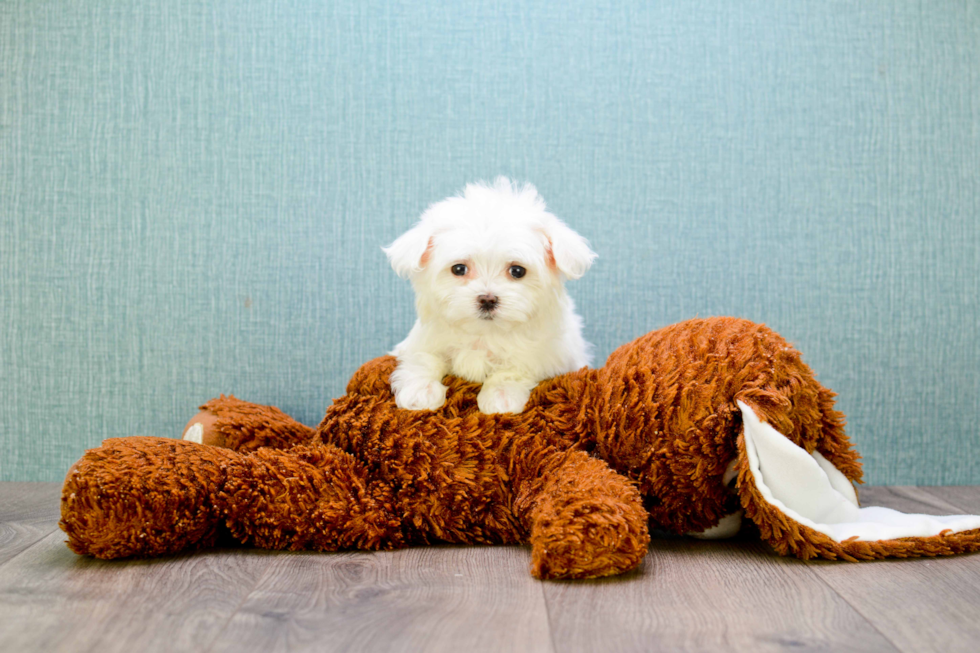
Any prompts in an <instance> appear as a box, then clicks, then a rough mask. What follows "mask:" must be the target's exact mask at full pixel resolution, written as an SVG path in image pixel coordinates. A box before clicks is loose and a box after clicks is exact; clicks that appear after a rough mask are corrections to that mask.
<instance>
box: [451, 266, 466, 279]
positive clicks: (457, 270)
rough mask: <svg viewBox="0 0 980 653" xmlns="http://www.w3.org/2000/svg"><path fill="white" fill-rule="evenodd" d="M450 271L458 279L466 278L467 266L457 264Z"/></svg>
mask: <svg viewBox="0 0 980 653" xmlns="http://www.w3.org/2000/svg"><path fill="white" fill-rule="evenodd" d="M449 270H450V271H451V272H452V273H453V274H454V275H456V276H457V277H462V276H466V266H465V265H463V264H462V263H457V264H456V265H454V266H453V267H451V268H449Z"/></svg>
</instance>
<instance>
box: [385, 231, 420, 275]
mask: <svg viewBox="0 0 980 653" xmlns="http://www.w3.org/2000/svg"><path fill="white" fill-rule="evenodd" d="M431 248H432V229H431V227H429V226H428V225H426V224H425V222H419V223H418V224H417V225H415V226H414V227H412V228H411V229H409V230H408V231H406V232H405V233H403V234H402V235H401V236H399V237H398V239H397V240H395V242H393V243H392V244H391V245H389V246H388V247H382V248H381V250H382V251H383V252H384V253H385V254H387V255H388V262H389V263H391V267H392V269H393V270H394V271H395V274H397V275H398V276H399V277H401V278H402V279H408V278H411V277H412V275H414V274H415V273H416V272H418V271H419V270H421V269H422V268H424V267H425V263H426V260H427V259H428V256H429V251H430V249H431Z"/></svg>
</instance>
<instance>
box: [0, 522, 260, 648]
mask: <svg viewBox="0 0 980 653" xmlns="http://www.w3.org/2000/svg"><path fill="white" fill-rule="evenodd" d="M63 540H64V536H63V534H62V533H61V532H60V531H58V532H56V533H53V534H51V535H50V536H48V537H46V538H45V539H44V540H42V541H41V542H38V543H37V544H35V545H34V546H32V547H30V548H28V549H27V550H25V551H23V552H22V553H21V554H20V555H18V556H17V557H16V558H13V559H11V560H10V561H9V562H8V563H7V564H6V565H4V566H2V567H0V651H18V652H24V653H29V652H34V651H99V652H100V653H102V652H106V653H108V652H111V651H125V652H127V653H132V651H141V652H142V651H148V652H150V651H203V650H204V649H205V647H206V646H207V645H209V644H210V642H211V641H212V640H213V639H214V637H215V636H216V635H217V634H218V633H219V632H220V631H221V630H222V629H223V628H224V626H225V624H226V623H227V622H228V620H229V619H230V618H231V616H232V614H233V613H234V611H235V610H236V609H237V607H238V605H239V604H240V603H241V602H242V601H243V600H244V599H245V597H246V596H247V595H248V594H249V592H251V590H252V589H253V588H254V587H255V585H256V583H257V582H258V579H259V578H260V576H261V574H262V573H263V572H264V571H265V570H266V568H267V567H268V566H269V560H270V554H269V553H268V552H262V551H221V550H216V551H208V552H199V553H196V554H193V555H187V556H177V557H172V558H161V559H156V560H143V561H113V562H105V561H100V560H95V559H93V558H88V557H83V556H78V555H75V554H74V553H72V552H71V551H69V550H68V548H67V547H66V546H65V544H64V541H63Z"/></svg>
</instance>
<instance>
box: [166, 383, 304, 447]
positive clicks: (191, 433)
mask: <svg viewBox="0 0 980 653" xmlns="http://www.w3.org/2000/svg"><path fill="white" fill-rule="evenodd" d="M200 411H201V412H199V413H198V414H197V415H195V416H194V417H192V418H191V419H190V421H189V422H187V426H185V427H184V432H183V435H182V436H181V437H182V439H184V440H187V441H189V442H196V443H197V444H208V445H212V446H216V447H227V448H229V449H234V450H235V451H242V452H248V451H255V450H256V449H259V448H260V447H271V448H273V449H288V448H290V447H293V446H295V445H297V444H309V443H310V442H311V441H312V439H313V433H314V432H313V429H311V428H310V427H308V426H305V425H303V424H300V423H299V422H297V421H296V420H294V419H293V418H291V417H290V416H289V415H286V414H285V413H283V412H282V411H281V410H279V409H278V408H276V407H274V406H262V405H261V404H253V403H249V402H247V401H242V400H241V399H236V398H235V397H233V396H230V395H229V396H227V397H226V396H224V395H221V396H220V397H218V398H217V399H212V400H211V401H209V402H207V403H206V404H204V405H203V406H201V408H200Z"/></svg>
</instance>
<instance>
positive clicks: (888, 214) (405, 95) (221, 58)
mask: <svg viewBox="0 0 980 653" xmlns="http://www.w3.org/2000/svg"><path fill="white" fill-rule="evenodd" d="M775 4H776V6H773V3H769V2H727V1H719V2H707V1H702V2H695V3H691V2H661V3H651V2H646V1H635V2H632V1H631V2H621V1H613V0H604V1H599V2H595V1H592V2H569V1H567V0H565V1H562V2H557V1H555V2H508V1H502V2H482V1H475V2H465V3H462V2H443V3H432V2H418V1H416V0H411V1H408V0H406V1H402V2H366V1H365V0H350V1H344V2H327V3H320V2H299V1H290V2H283V1H282V0H272V1H268V2H249V3H242V2H239V1H238V0H235V1H221V0H210V1H202V0H140V1H138V2H136V1H134V2H128V1H122V0H98V1H96V0H88V1H87V2H55V1H50V0H20V1H13V2H11V1H9V0H8V1H7V2H4V3H2V4H0V281H2V288H0V315H2V323H0V479H5V480H9V479H18V480H57V479H60V478H61V477H62V476H63V474H64V472H65V471H66V469H67V468H68V466H69V465H70V464H71V463H72V462H73V461H74V460H75V459H77V458H78V456H80V455H81V453H82V451H83V450H84V449H85V448H88V447H92V446H96V445H97V444H98V443H99V442H100V441H101V440H102V439H103V438H107V437H112V436H119V435H128V434H136V433H139V434H148V435H167V436H176V435H177V434H178V432H179V429H180V428H181V426H182V425H183V424H184V422H185V420H186V419H187V418H188V417H189V416H190V415H191V414H192V412H193V410H194V407H195V406H196V405H197V404H199V403H201V402H202V401H204V400H206V399H207V398H209V397H211V396H213V395H216V394H217V393H220V392H225V393H228V392H232V393H234V394H236V395H238V396H240V397H242V398H246V399H249V400H253V401H258V402H263V403H271V404H276V405H279V406H280V407H282V408H283V409H284V410H286V411H287V412H289V413H291V414H293V415H295V416H297V417H298V418H300V419H301V420H303V421H305V422H307V423H316V422H317V421H318V420H319V419H320V418H321V417H322V415H323V411H324V408H325V406H326V405H327V404H328V402H329V400H330V399H331V398H332V397H334V396H336V395H338V394H340V393H341V392H342V389H343V386H344V384H345V382H346V379H347V378H348V376H349V375H350V374H351V373H352V372H353V370H354V369H355V368H356V367H357V365H358V364H359V363H360V362H363V361H365V360H367V359H368V358H371V357H374V356H376V355H379V354H381V353H384V352H385V351H386V350H387V349H388V348H390V347H391V346H392V345H393V344H395V343H396V342H397V341H398V340H399V339H400V338H401V337H402V336H403V335H404V334H405V333H406V332H407V329H408V328H409V326H410V324H411V321H412V308H411V294H410V289H409V287H408V285H407V283H406V282H403V281H399V280H398V279H396V278H395V276H394V274H393V273H391V272H390V270H389V269H388V268H387V265H386V262H385V259H384V256H383V254H382V252H381V251H380V249H379V247H380V246H381V245H382V244H387V243H388V242H390V241H391V240H393V239H394V238H395V237H396V236H397V235H398V234H399V233H401V232H402V231H403V230H404V229H406V228H407V227H408V226H409V225H410V224H411V223H412V222H413V221H414V220H415V218H416V217H417V216H418V215H419V214H420V212H421V211H422V210H423V209H424V208H425V206H426V205H427V204H428V203H430V202H433V201H436V200H438V199H441V198H442V197H445V196H446V195H449V194H452V193H454V192H456V191H457V190H459V189H460V188H461V187H462V186H463V184H465V183H466V182H467V181H471V180H475V179H479V178H491V177H494V176H496V175H498V174H506V175H511V176H514V177H516V178H519V179H527V180H530V181H532V182H534V183H535V184H537V185H538V187H539V189H540V190H541V192H542V194H543V196H544V197H545V199H546V200H547V201H548V202H549V205H550V207H551V208H552V209H553V210H554V212H555V213H557V214H558V215H559V216H562V217H563V218H565V219H566V220H567V221H568V222H569V223H571V224H572V225H573V226H574V227H575V228H577V229H578V230H579V231H580V232H581V233H583V234H584V235H586V236H587V237H588V238H590V239H591V241H592V243H593V245H594V248H595V249H596V251H597V252H599V254H600V256H601V258H600V259H599V261H598V262H597V264H596V266H595V267H594V268H593V270H592V272H590V273H589V274H588V275H587V276H586V277H585V278H583V279H582V280H581V281H579V282H576V283H574V284H572V286H571V291H572V293H573V295H574V296H575V297H576V299H577V301H578V304H579V307H580V310H581V312H582V314H583V316H584V317H585V321H586V324H587V336H588V338H589V339H591V340H592V341H593V342H594V343H596V353H597V360H598V362H601V361H602V360H604V358H605V356H606V355H607V354H608V353H609V352H610V351H612V349H613V348H614V347H615V346H617V345H618V344H620V343H623V342H625V341H627V340H629V339H632V338H633V337H635V336H638V335H640V334H642V333H645V332H646V331H648V330H650V329H653V328H656V327H659V326H662V325H665V324H668V323H671V322H675V321H679V320H682V319H685V318H689V317H693V316H695V315H701V316H706V315H713V314H734V315H741V316H745V317H748V318H751V319H754V320H758V321H764V322H766V323H768V324H770V325H771V326H773V327H774V328H776V329H777V330H779V331H780V332H782V333H783V334H784V335H785V336H786V337H787V338H789V339H790V340H791V341H793V342H794V343H796V344H797V346H799V347H800V348H801V349H802V350H803V352H804V354H805V357H806V359H807V361H808V362H809V363H810V364H811V365H812V366H813V367H814V368H815V369H816V371H817V373H818V375H819V376H820V378H821V380H822V381H823V382H824V383H826V384H827V385H829V386H830V387H832V388H834V389H835V390H837V391H838V392H839V393H840V403H839V405H840V407H841V408H842V410H844V411H845V412H846V413H847V414H848V415H849V418H850V420H849V424H850V426H849V431H850V433H851V435H852V437H853V438H854V439H855V441H856V442H857V445H858V448H859V449H860V451H861V452H862V453H863V454H864V456H865V461H866V466H867V472H868V478H869V480H870V481H872V482H874V483H909V484H911V483H980V462H978V459H980V426H978V425H980V344H978V343H980V337H978V336H980V307H978V302H977V297H978V279H980V254H978V252H980V227H978V221H980V176H978V172H980V6H978V5H977V3H975V2H971V1H970V0H962V1H961V2H951V1H950V2H946V1H922V2H915V1H912V0H887V1H885V0H882V1H881V2H857V1H855V2H846V3H844V2H811V3H775Z"/></svg>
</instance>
